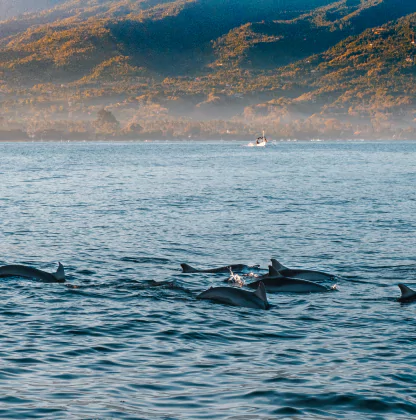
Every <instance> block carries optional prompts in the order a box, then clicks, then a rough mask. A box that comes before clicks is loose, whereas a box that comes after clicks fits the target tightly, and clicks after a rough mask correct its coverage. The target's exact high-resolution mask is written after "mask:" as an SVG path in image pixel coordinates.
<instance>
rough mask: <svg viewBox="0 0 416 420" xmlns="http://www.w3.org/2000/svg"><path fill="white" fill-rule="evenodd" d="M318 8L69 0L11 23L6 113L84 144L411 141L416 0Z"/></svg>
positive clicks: (192, 0)
mask: <svg viewBox="0 0 416 420" xmlns="http://www.w3.org/2000/svg"><path fill="white" fill-rule="evenodd" d="M306 3H307V4H309V5H311V2H305V0H297V1H291V2H289V1H288V2H287V4H290V7H289V6H288V5H287V4H285V3H284V2H275V1H272V0H262V1H260V2H257V3H256V7H254V3H252V2H248V1H237V0H227V1H220V0H177V1H175V2H169V1H165V2H163V1H151V0H147V1H145V0H142V1H140V0H139V1H126V0H120V1H119V0H117V1H111V2H110V1H108V0H100V1H99V0H85V1H83V2H81V1H80V0H71V1H66V2H64V3H63V4H60V5H57V6H56V7H55V8H52V9H47V10H45V11H42V12H36V13H29V14H26V15H24V16H21V17H15V18H13V19H9V20H8V21H5V22H0V34H2V35H3V36H2V37H1V38H0V78H1V81H0V103H1V105H0V106H1V111H2V114H3V119H1V117H0V121H3V125H4V129H6V130H11V129H19V127H24V130H25V131H26V132H30V133H37V132H43V133H45V130H52V131H51V133H52V134H50V135H51V136H54V135H55V134H53V133H56V132H60V133H67V134H65V135H69V134H68V133H72V134H71V136H75V137H76V136H78V135H79V136H80V137H81V138H82V137H83V136H84V137H85V136H86V135H87V136H89V137H90V136H92V135H94V136H95V135H98V136H104V137H106V136H108V135H110V136H121V137H126V136H127V137H128V138H137V136H145V137H148V138H152V136H153V138H157V137H158V136H159V137H160V136H168V137H172V136H173V137H181V136H186V137H189V135H190V136H194V137H195V136H197V137H198V136H200V137H205V138H209V137H212V136H214V137H215V136H218V135H221V137H224V136H227V135H230V136H240V137H241V136H242V135H248V136H252V135H254V134H255V133H256V132H258V130H259V129H260V128H261V127H263V128H266V129H267V131H268V132H269V133H273V135H275V136H276V137H278V136H283V137H291V136H295V137H299V138H302V137H305V138H307V137H308V136H312V135H316V136H320V137H322V136H327V135H328V136H341V137H343V136H344V137H345V136H346V137H349V138H350V137H354V136H360V135H362V136H364V137H369V138H372V137H378V136H380V135H382V136H387V137H389V136H390V137H392V136H397V137H399V138H403V136H404V137H406V138H407V137H409V136H412V135H413V134H412V133H413V131H414V130H415V129H416V125H415V122H416V121H415V117H416V111H415V110H416V104H415V97H416V91H415V88H414V86H415V69H416V61H415V60H416V59H415V50H416V45H415V44H414V43H412V41H413V36H414V32H415V30H416V19H415V13H416V3H414V2H413V0H361V1H358V0H340V1H337V2H334V3H330V2H328V1H325V0H322V1H316V2H315V3H313V5H314V6H316V7H315V8H313V9H308V10H307V9H306ZM250 5H251V7H249V6H250ZM282 5H283V6H282ZM322 5H323V6H322ZM34 22H37V23H36V24H35V23H34ZM42 22H43V23H42ZM45 22H46V23H45ZM47 22H49V23H47ZM22 28H23V29H22ZM20 29H22V30H20ZM103 107H105V109H106V111H108V112H110V113H112V114H111V117H108V118H109V120H108V121H107V122H105V121H101V120H100V119H98V120H96V118H97V115H98V114H97V113H98V111H99V110H100V109H102V108H103ZM103 115H104V114H103ZM105 115H107V114H105ZM107 116H108V115H107ZM111 121H112V122H111ZM114 121H118V122H117V124H115V122H114ZM160 130H162V131H160ZM412 130H413V131H412ZM0 131H1V129H0ZM76 133H78V134H76ZM91 133H95V134H91ZM110 133H111V134H110ZM406 133H407V134H406ZM5 135H6V134H5ZM34 135H35V134H34ZM43 136H45V134H43ZM61 136H64V134H61ZM415 137H416V132H415ZM0 138H1V134H0Z"/></svg>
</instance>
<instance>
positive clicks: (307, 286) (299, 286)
mask: <svg viewBox="0 0 416 420" xmlns="http://www.w3.org/2000/svg"><path fill="white" fill-rule="evenodd" d="M260 283H263V284H264V286H265V288H266V290H267V291H268V292H272V293H273V292H281V293H322V292H327V291H328V290H329V289H328V288H326V287H325V286H321V285H320V284H317V283H313V282H311V281H308V280H302V279H295V278H293V277H282V276H280V277H268V278H264V279H263V280H257V281H255V282H253V283H250V284H248V285H247V287H250V288H252V289H256V288H257V287H258V286H259V284H260Z"/></svg>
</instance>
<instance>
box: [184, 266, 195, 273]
mask: <svg viewBox="0 0 416 420" xmlns="http://www.w3.org/2000/svg"><path fill="white" fill-rule="evenodd" d="M181 267H182V270H183V272H184V273H195V272H196V271H197V270H195V268H193V267H191V266H190V265H188V264H181Z"/></svg>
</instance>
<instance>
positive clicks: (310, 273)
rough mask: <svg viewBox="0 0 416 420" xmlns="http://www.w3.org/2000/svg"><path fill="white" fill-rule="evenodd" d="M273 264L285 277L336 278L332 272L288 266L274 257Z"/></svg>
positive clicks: (305, 278) (324, 279) (330, 279)
mask: <svg viewBox="0 0 416 420" xmlns="http://www.w3.org/2000/svg"><path fill="white" fill-rule="evenodd" d="M272 266H273V268H274V269H275V270H277V271H278V272H279V273H280V274H281V275H282V276H283V277H295V278H297V279H303V280H310V281H332V280H334V279H335V276H333V275H332V274H327V273H323V272H321V271H314V270H302V269H291V268H287V267H285V266H284V265H283V264H280V263H279V261H277V260H276V259H274V258H272Z"/></svg>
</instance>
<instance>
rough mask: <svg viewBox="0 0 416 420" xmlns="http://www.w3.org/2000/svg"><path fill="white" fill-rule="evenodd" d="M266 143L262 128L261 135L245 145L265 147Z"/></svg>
mask: <svg viewBox="0 0 416 420" xmlns="http://www.w3.org/2000/svg"><path fill="white" fill-rule="evenodd" d="M266 144H267V139H266V136H265V135H264V130H263V135H262V136H261V137H258V138H257V140H256V142H255V143H249V144H248V145H247V146H248V147H266Z"/></svg>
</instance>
